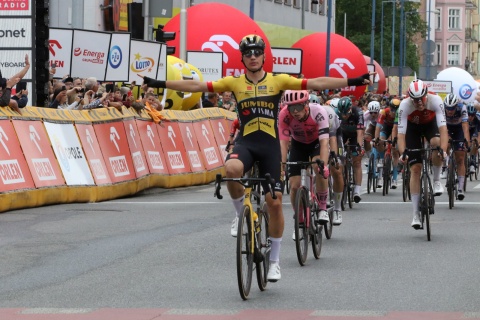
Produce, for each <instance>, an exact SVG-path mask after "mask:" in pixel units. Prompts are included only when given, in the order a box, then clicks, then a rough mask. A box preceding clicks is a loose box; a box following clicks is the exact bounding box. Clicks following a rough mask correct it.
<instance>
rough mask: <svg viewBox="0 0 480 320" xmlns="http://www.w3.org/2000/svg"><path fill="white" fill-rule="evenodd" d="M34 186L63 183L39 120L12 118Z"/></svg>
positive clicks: (59, 184)
mask: <svg viewBox="0 0 480 320" xmlns="http://www.w3.org/2000/svg"><path fill="white" fill-rule="evenodd" d="M12 122H13V127H14V128H15V131H16V133H17V136H18V140H19V141H20V145H21V147H22V150H23V152H24V154H25V159H27V163H28V167H29V169H30V172H31V174H32V178H33V181H34V182H35V187H37V188H40V187H53V186H61V185H65V180H64V179H63V176H62V171H61V170H60V167H59V165H58V163H57V159H56V158H55V155H54V153H53V150H52V147H51V143H50V139H49V138H48V135H47V132H46V131H45V128H44V127H43V123H42V122H40V121H25V120H12Z"/></svg>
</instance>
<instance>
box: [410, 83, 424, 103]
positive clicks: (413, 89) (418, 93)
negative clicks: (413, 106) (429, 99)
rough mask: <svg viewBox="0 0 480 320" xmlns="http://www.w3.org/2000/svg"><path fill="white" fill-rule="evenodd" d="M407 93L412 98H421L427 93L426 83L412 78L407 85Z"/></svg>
mask: <svg viewBox="0 0 480 320" xmlns="http://www.w3.org/2000/svg"><path fill="white" fill-rule="evenodd" d="M408 95H409V96H410V98H412V99H419V98H423V97H424V96H426V95H427V85H426V84H425V83H424V82H423V81H422V80H419V79H417V80H413V81H412V82H410V85H409V86H408Z"/></svg>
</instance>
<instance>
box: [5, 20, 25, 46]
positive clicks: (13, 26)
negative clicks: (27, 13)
mask: <svg viewBox="0 0 480 320" xmlns="http://www.w3.org/2000/svg"><path fill="white" fill-rule="evenodd" d="M0 39H1V40H2V48H30V47H31V46H32V19H31V18H15V19H13V18H10V19H0Z"/></svg>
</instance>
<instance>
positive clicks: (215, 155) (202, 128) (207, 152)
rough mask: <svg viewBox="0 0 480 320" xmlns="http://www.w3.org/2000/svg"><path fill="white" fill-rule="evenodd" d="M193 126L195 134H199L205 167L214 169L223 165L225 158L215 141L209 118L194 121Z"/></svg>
mask: <svg viewBox="0 0 480 320" xmlns="http://www.w3.org/2000/svg"><path fill="white" fill-rule="evenodd" d="M193 128H194V129H195V135H196V136H197V139H198V144H199V145H200V151H201V152H202V156H203V160H204V163H205V168H206V169H207V170H212V169H215V168H218V167H221V166H222V165H223V160H222V158H221V157H222V156H221V155H220V152H219V151H218V146H217V142H216V141H215V136H214V133H213V129H212V127H211V126H210V122H209V121H208V120H202V121H198V122H194V123H193Z"/></svg>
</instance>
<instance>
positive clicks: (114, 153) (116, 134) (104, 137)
mask: <svg viewBox="0 0 480 320" xmlns="http://www.w3.org/2000/svg"><path fill="white" fill-rule="evenodd" d="M93 128H94V129H95V135H96V136H97V140H98V143H99V145H100V149H101V150H102V153H103V158H104V160H105V163H106V165H107V171H108V173H109V175H110V178H111V179H112V182H121V181H127V180H133V179H135V178H136V174H135V169H134V167H133V162H132V157H131V155H130V149H129V147H128V140H127V136H126V134H125V129H124V127H123V122H111V123H99V124H94V125H93Z"/></svg>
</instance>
